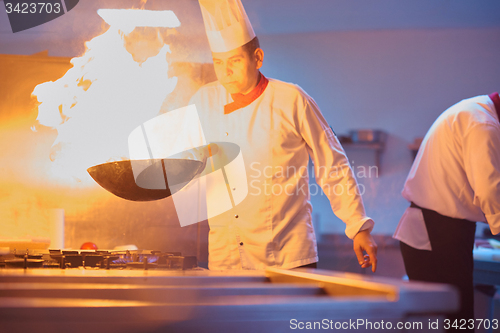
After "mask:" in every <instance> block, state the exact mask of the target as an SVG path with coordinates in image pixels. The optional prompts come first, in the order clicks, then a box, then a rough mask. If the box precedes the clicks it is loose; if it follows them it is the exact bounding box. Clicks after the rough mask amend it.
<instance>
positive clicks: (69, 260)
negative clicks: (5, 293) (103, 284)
mask: <svg viewBox="0 0 500 333" xmlns="http://www.w3.org/2000/svg"><path fill="white" fill-rule="evenodd" d="M197 266H198V265H197V259H196V256H183V255H182V254H181V252H162V251H152V250H125V251H114V250H60V249H55V250H54V249H51V250H31V251H30V250H28V249H27V250H24V251H18V250H14V251H13V252H12V253H9V254H4V255H0V269H1V268H21V269H75V268H79V269H106V270H109V269H118V270H132V269H134V270H136V269H141V270H187V269H194V268H197Z"/></svg>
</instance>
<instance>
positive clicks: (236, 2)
mask: <svg viewBox="0 0 500 333" xmlns="http://www.w3.org/2000/svg"><path fill="white" fill-rule="evenodd" d="M199 2H200V7H201V14H202V15H203V21H204V22H205V31H206V32H207V37H208V42H209V43H210V48H211V49H212V52H227V51H230V50H234V49H236V48H238V47H240V46H243V45H245V44H246V43H248V42H249V41H251V40H252V39H253V38H254V37H255V32H254V31H253V28H252V24H251V23H250V20H249V19H248V16H247V14H246V12H245V8H243V5H242V3H241V1H240V0H199Z"/></svg>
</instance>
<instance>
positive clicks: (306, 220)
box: [191, 0, 377, 271]
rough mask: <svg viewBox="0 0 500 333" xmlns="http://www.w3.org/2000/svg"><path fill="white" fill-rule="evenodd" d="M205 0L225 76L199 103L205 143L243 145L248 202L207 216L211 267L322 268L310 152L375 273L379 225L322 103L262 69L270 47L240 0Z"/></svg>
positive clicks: (218, 67)
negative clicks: (373, 233) (265, 48)
mask: <svg viewBox="0 0 500 333" xmlns="http://www.w3.org/2000/svg"><path fill="white" fill-rule="evenodd" d="M199 2H200V7H201V12H202V15H203V20H204V24H205V30H206V33H207V37H208V41H209V44H210V48H211V51H212V57H213V63H214V68H215V73H216V75H217V79H218V80H217V81H216V82H213V83H209V84H207V85H205V86H203V87H202V88H200V89H199V91H198V92H197V93H196V94H195V95H194V96H193V97H192V99H191V103H192V104H195V105H196V108H197V110H198V112H199V117H200V121H201V123H202V125H203V131H204V134H205V137H206V140H207V142H231V143H234V144H236V145H238V146H239V147H240V149H241V153H242V156H243V160H244V166H245V170H246V177H247V182H248V184H247V185H248V195H247V196H246V197H245V199H244V200H243V201H242V202H241V203H239V204H237V205H235V206H234V207H232V208H231V209H229V210H227V211H225V212H223V213H221V214H219V215H217V216H214V217H211V218H209V226H210V232H209V269H211V270H226V269H264V268H265V267H267V266H275V267H281V268H286V269H288V268H296V267H313V268H314V267H316V262H317V261H318V252H317V245H316V237H315V233H314V229H313V225H312V205H311V201H310V192H309V186H308V185H309V174H308V169H307V164H308V161H309V157H311V158H312V160H313V162H314V174H315V177H316V181H317V183H318V184H319V185H320V186H321V188H322V189H323V192H324V194H325V195H326V196H327V197H328V198H329V200H330V203H331V207H332V209H333V211H334V213H335V214H336V215H337V216H338V217H339V218H340V219H342V220H343V221H344V222H345V223H346V230H345V233H346V235H347V237H349V238H350V239H352V240H353V247H354V252H355V254H356V257H357V260H358V262H359V264H360V265H361V267H363V268H366V267H370V266H371V267H372V271H375V269H376V267H377V246H376V244H375V242H374V240H373V238H372V237H371V235H370V232H371V230H372V229H373V226H374V222H373V220H371V219H370V218H369V217H367V216H366V214H365V209H364V206H363V202H362V198H361V196H360V194H359V191H358V188H357V182H356V179H355V177H354V175H353V172H352V170H351V168H350V165H349V163H348V160H347V157H346V154H345V152H344V150H343V149H342V147H341V145H340V143H339V141H338V140H337V138H336V136H335V134H334V133H333V131H332V130H331V128H330V127H329V125H328V124H327V122H326V120H325V119H324V117H323V115H322V114H321V112H320V110H319V108H318V106H317V105H316V103H315V102H314V100H313V99H312V98H311V97H310V96H309V95H307V94H306V92H304V91H303V90H302V89H301V88H300V87H299V86H297V85H295V84H291V83H286V82H282V81H278V80H275V79H270V78H267V77H265V76H264V75H263V74H262V73H261V72H260V71H259V69H260V68H261V66H262V63H263V60H264V51H263V50H262V49H261V48H260V46H259V41H258V38H257V37H256V36H255V33H254V31H253V28H252V26H251V24H250V21H249V19H248V17H247V15H246V13H245V9H244V8H243V5H242V3H241V2H240V0H200V1H199ZM228 187H230V186H228ZM229 190H230V191H233V190H234V191H236V190H237V188H230V189H229Z"/></svg>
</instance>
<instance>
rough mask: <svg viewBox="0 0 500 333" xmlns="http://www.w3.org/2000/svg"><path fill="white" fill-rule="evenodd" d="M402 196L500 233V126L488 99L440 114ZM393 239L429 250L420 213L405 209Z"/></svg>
mask: <svg viewBox="0 0 500 333" xmlns="http://www.w3.org/2000/svg"><path fill="white" fill-rule="evenodd" d="M402 194H403V197H404V198H405V199H406V200H408V201H410V202H414V203H415V204H416V205H418V206H419V207H422V208H427V209H431V210H434V211H436V212H438V213H439V214H441V215H445V216H448V217H452V218H458V219H466V220H469V221H481V222H488V224H489V226H490V229H491V231H492V232H493V234H497V233H499V232H500V123H499V122H498V115H497V113H496V110H495V106H494V104H493V101H492V100H491V99H490V97H488V96H487V95H482V96H477V97H473V98H469V99H465V100H462V101H461V102H459V103H457V104H455V105H453V106H452V107H450V108H449V109H447V110H446V111H444V112H443V113H442V114H441V115H440V116H439V117H438V119H437V120H436V121H435V122H434V124H433V125H432V127H431V128H430V129H429V131H428V132H427V134H426V136H425V138H424V140H423V141H422V144H421V146H420V149H419V151H418V154H417V156H416V158H415V161H414V163H413V166H412V168H411V170H410V173H409V175H408V178H407V179H406V183H405V185H404V189H403V192H402ZM393 237H394V238H396V239H398V240H400V241H402V242H404V243H406V244H408V245H410V246H412V247H414V248H416V249H421V250H431V249H432V247H431V244H430V241H429V237H428V234H427V229H426V227H425V222H424V219H423V215H422V211H421V210H420V209H418V208H412V207H410V208H408V209H407V210H406V211H405V213H404V214H403V216H402V218H401V220H400V222H399V225H398V226H397V228H396V232H395V233H394V236H393Z"/></svg>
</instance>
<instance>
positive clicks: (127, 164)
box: [87, 158, 205, 201]
mask: <svg viewBox="0 0 500 333" xmlns="http://www.w3.org/2000/svg"><path fill="white" fill-rule="evenodd" d="M204 167H205V163H204V162H203V161H198V160H192V159H177V158H164V159H148V160H124V161H117V162H108V163H104V164H99V165H95V166H93V167H90V168H88V169H87V171H88V173H89V174H90V176H91V177H92V178H93V179H94V180H95V181H96V182H97V183H98V184H99V185H101V187H103V188H104V189H106V190H107V191H109V192H111V193H113V194H114V195H116V196H118V197H120V198H123V199H127V200H132V201H152V200H159V199H163V198H166V197H168V196H170V195H172V194H173V193H175V192H177V191H179V190H180V189H181V188H182V187H184V186H185V185H186V184H187V183H189V181H191V180H192V179H193V178H194V177H196V176H197V175H198V174H199V173H200V172H201V171H203V169H204ZM138 170H140V172H138ZM134 171H135V175H134Z"/></svg>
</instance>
